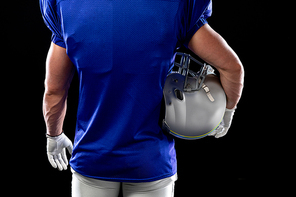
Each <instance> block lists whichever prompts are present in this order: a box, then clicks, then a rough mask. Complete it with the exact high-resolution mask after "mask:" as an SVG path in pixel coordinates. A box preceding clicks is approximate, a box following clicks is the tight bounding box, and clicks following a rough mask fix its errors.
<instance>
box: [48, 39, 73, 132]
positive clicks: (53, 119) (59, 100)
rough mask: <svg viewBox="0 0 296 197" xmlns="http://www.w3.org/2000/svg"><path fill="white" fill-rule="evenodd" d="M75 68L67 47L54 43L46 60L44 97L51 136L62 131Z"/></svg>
mask: <svg viewBox="0 0 296 197" xmlns="http://www.w3.org/2000/svg"><path fill="white" fill-rule="evenodd" d="M74 69H75V68H74V66H73V64H72V62H71V60H70V59H69V57H68V55H67V54H66V49H65V48H62V47H60V46H58V45H56V44H54V43H52V44H51V46H50V49H49V51H48V56H47V60H46V78H45V92H44V98H43V115H44V119H45V123H46V128H47V134H48V135H50V136H58V135H60V134H61V133H62V127H63V122H64V117H65V113H66V100H67V95H68V89H69V87H70V83H71V81H72V78H73V75H74Z"/></svg>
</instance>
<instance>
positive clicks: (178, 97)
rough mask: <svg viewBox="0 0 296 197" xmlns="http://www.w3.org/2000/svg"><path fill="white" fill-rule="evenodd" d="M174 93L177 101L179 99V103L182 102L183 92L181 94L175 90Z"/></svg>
mask: <svg viewBox="0 0 296 197" xmlns="http://www.w3.org/2000/svg"><path fill="white" fill-rule="evenodd" d="M174 93H175V96H176V97H177V99H179V100H180V101H183V99H184V95H183V92H181V90H179V89H175V90H174Z"/></svg>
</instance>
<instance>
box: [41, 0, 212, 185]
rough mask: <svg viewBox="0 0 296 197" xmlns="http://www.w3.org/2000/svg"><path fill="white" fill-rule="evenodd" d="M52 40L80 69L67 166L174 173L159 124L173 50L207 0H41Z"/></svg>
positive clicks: (126, 175)
mask: <svg viewBox="0 0 296 197" xmlns="http://www.w3.org/2000/svg"><path fill="white" fill-rule="evenodd" d="M40 6H41V12H42V15H43V18H44V21H45V23H46V25H47V26H48V27H49V29H50V30H51V31H52V42H54V43H55V44H57V45H59V46H61V47H64V48H66V50H67V54H68V56H69V58H70V59H71V61H72V62H73V64H74V65H75V66H76V68H77V72H78V76H79V81H80V86H79V104H78V111H77V123H76V133H75V140H74V149H73V153H72V157H71V160H70V165H71V167H72V168H73V169H74V170H75V171H77V172H78V173H80V174H82V175H84V176H87V177H92V178H97V179H103V180H112V181H121V182H145V181H155V180H158V179H162V178H166V177H169V176H172V175H174V174H175V173H176V165H177V164H176V152H175V148H174V140H173V138H172V136H170V135H168V134H166V133H164V132H163V131H162V130H161V128H160V126H159V125H158V120H159V116H160V107H161V100H162V97H163V86H164V82H165V79H166V76H167V73H168V71H169V69H170V67H171V66H172V64H173V61H174V56H175V51H176V49H177V48H178V47H179V46H181V45H185V46H187V45H188V42H189V41H190V39H191V37H192V36H193V35H194V33H195V32H196V31H197V30H198V29H199V28H200V27H201V26H202V25H204V24H205V23H206V18H207V17H209V16H210V15H211V0H83V1H81V0H40Z"/></svg>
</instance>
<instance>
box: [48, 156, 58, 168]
mask: <svg viewBox="0 0 296 197" xmlns="http://www.w3.org/2000/svg"><path fill="white" fill-rule="evenodd" d="M47 158H48V161H49V163H50V164H51V166H52V167H53V168H57V164H56V162H55V160H54V158H53V155H51V154H48V153H47Z"/></svg>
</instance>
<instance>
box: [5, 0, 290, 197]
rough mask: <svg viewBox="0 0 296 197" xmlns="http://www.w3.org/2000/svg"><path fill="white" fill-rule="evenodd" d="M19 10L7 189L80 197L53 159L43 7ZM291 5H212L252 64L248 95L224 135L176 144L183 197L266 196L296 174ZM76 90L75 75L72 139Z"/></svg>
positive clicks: (8, 97)
mask: <svg viewBox="0 0 296 197" xmlns="http://www.w3.org/2000/svg"><path fill="white" fill-rule="evenodd" d="M11 3H12V5H9V6H3V7H2V8H1V10H2V12H1V15H2V17H1V18H2V20H3V19H4V23H2V24H4V27H3V28H1V35H2V36H1V37H2V42H1V43H2V47H3V50H2V51H4V52H1V57H2V58H1V59H2V63H1V67H2V69H1V70H2V71H1V73H2V79H1V81H2V84H3V87H2V93H1V97H2V102H3V109H4V111H3V112H4V113H5V115H4V118H2V120H1V121H2V124H1V125H2V134H3V136H4V137H3V138H2V141H3V142H6V141H7V143H2V144H3V145H2V149H3V153H4V154H3V157H2V158H3V159H1V160H2V166H3V167H2V170H3V173H4V172H5V171H7V172H8V174H9V176H8V177H7V179H6V180H7V183H6V184H8V185H17V187H16V188H19V189H15V190H12V189H11V187H10V189H8V187H7V189H8V190H9V191H10V192H11V193H12V194H13V193H17V192H21V193H23V194H29V195H30V196H71V172H70V171H69V170H68V171H66V172H65V171H63V172H59V171H57V170H55V169H53V168H52V167H51V166H50V164H49V163H48V161H47V156H46V138H45V124H44V121H43V116H42V97H43V91H44V85H43V82H44V78H45V59H46V54H47V50H48V48H49V45H50V36H51V33H50V31H49V30H48V29H47V28H46V26H45V25H44V23H43V20H42V17H41V14H40V10H39V2H38V1H37V0H26V1H20V2H17V3H16V2H11ZM290 6H292V5H289V4H287V3H286V4H283V3H279V2H276V3H275V4H272V3H271V2H269V1H262V0H257V1H256V0H248V1H237V0H228V1H218V0H214V1H213V15H212V17H211V18H209V20H208V22H209V24H210V25H211V26H212V28H213V29H215V30H216V31H217V32H218V33H220V34H221V35H222V36H223V37H224V38H225V40H226V41H227V42H228V44H229V45H230V46H231V47H232V48H233V49H234V50H235V51H236V53H237V54H238V56H239V57H240V59H241V61H242V63H243V64H244V67H245V76H246V77H245V88H244V92H243V96H242V99H241V101H240V103H239V105H238V109H237V111H236V113H235V116H234V120H233V123H232V126H231V129H230V130H229V133H228V134H227V135H226V136H225V137H223V138H220V139H215V138H213V137H206V138H203V139H200V140H195V141H184V140H180V139H176V150H177V158H178V177H179V180H178V181H177V182H176V188H175V190H176V192H175V196H176V197H184V196H187V194H190V195H188V196H203V195H204V194H205V193H207V195H208V196H214V195H228V194H235V195H241V194H246V193H250V194H253V193H254V192H255V191H256V193H258V191H259V190H258V189H261V190H260V191H262V192H263V193H262V194H265V193H266V192H267V191H273V190H275V189H276V187H270V188H268V189H262V188H264V187H266V183H267V182H268V183H276V184H277V183H278V184H280V183H283V181H285V180H287V179H288V178H287V177H289V178H291V177H292V176H293V175H292V173H295V172H293V170H292V168H290V167H291V162H292V156H293V154H292V153H291V150H292V151H293V148H292V147H293V146H292V144H291V143H290V142H289V138H292V137H290V136H291V135H292V133H293V130H295V129H294V128H293V121H292V118H293V115H292V116H291V115H288V114H289V112H291V113H293V109H294V108H295V106H294V105H293V95H292V93H293V88H292V87H291V85H292V86H293V76H294V75H293V70H292V68H293V67H292V66H291V65H293V61H292V58H293V54H294V51H293V50H295V49H293V47H294V44H293V42H295V39H293V37H292V28H293V20H291V19H292V17H291V16H289V15H290V13H291V12H289V8H290ZM293 31H294V30H293ZM181 50H182V51H185V52H188V51H186V50H185V49H181ZM290 87H291V88H290ZM77 91H78V81H77V76H76V77H75V78H74V80H73V83H72V85H71V88H70V92H69V97H68V112H67V116H66V119H65V123H64V130H65V132H66V134H67V136H68V137H69V138H70V139H71V140H73V138H74V130H75V116H76V107H77V95H78V92H77ZM289 116H290V119H289V118H288V117H289ZM283 143H284V145H283ZM290 144H291V145H290ZM279 175H280V176H279ZM264 185H265V186H264ZM281 185H283V184H281ZM279 187H283V186H279ZM284 187H285V186H284ZM287 187H288V186H287ZM40 191H42V193H40ZM281 191H282V192H283V191H286V188H283V190H281Z"/></svg>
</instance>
